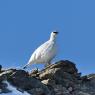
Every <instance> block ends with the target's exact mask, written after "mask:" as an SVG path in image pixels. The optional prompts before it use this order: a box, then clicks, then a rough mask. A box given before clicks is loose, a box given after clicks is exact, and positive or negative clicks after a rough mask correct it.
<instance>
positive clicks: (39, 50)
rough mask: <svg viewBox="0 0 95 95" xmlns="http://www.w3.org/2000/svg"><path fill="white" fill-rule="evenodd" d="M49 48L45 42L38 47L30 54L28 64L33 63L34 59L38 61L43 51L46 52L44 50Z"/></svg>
mask: <svg viewBox="0 0 95 95" xmlns="http://www.w3.org/2000/svg"><path fill="white" fill-rule="evenodd" d="M48 46H49V42H48V41H47V42H45V43H44V44H42V45H41V46H40V47H38V48H37V49H36V50H35V51H34V52H33V54H32V56H31V57H30V60H29V62H28V63H31V62H33V61H35V60H36V59H40V58H41V55H42V53H43V52H44V51H46V49H47V48H48Z"/></svg>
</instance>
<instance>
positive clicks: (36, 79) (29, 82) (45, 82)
mask: <svg viewBox="0 0 95 95" xmlns="http://www.w3.org/2000/svg"><path fill="white" fill-rule="evenodd" d="M6 80H7V81H8V82H10V83H11V85H13V86H15V87H16V88H17V90H19V91H21V92H23V91H27V92H28V93H30V94H31V95H95V74H90V75H85V76H81V73H79V72H78V70H77V68H76V65H75V64H74V63H73V62H70V61H68V60H61V61H58V62H56V63H55V64H51V65H49V66H48V67H46V68H44V69H43V70H41V71H38V70H33V71H32V72H31V73H28V72H26V71H24V70H16V69H8V70H3V71H2V72H0V93H7V92H9V90H8V89H7V85H6V84H5V83H4V82H3V81H6ZM4 91H5V92H4Z"/></svg>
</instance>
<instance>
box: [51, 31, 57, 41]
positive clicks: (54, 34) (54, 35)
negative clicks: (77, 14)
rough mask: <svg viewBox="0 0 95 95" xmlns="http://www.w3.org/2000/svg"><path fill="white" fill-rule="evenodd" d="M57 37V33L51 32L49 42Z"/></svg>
mask: <svg viewBox="0 0 95 95" xmlns="http://www.w3.org/2000/svg"><path fill="white" fill-rule="evenodd" d="M57 35H58V32H57V31H54V32H51V36H50V40H55V39H56V36H57Z"/></svg>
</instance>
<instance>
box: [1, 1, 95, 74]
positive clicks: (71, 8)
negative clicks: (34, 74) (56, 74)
mask: <svg viewBox="0 0 95 95" xmlns="http://www.w3.org/2000/svg"><path fill="white" fill-rule="evenodd" d="M54 30H57V31H58V32H59V34H58V37H57V43H58V48H59V50H58V51H59V52H58V55H57V56H56V58H55V59H54V60H53V62H56V61H59V60H70V61H72V62H74V63H75V64H76V66H77V68H78V70H79V72H82V74H83V75H85V74H90V73H95V0H0V64H1V65H2V66H3V68H11V67H14V68H15V67H18V68H22V67H23V66H24V65H25V64H26V63H27V62H28V60H29V58H30V56H31V54H32V53H33V51H34V50H35V49H36V48H37V47H38V46H39V45H41V44H42V43H44V42H45V41H47V40H48V39H49V36H50V33H51V32H52V31H54ZM35 67H38V68H43V65H42V64H37V65H36V64H34V65H32V66H30V67H29V68H30V69H33V68H35Z"/></svg>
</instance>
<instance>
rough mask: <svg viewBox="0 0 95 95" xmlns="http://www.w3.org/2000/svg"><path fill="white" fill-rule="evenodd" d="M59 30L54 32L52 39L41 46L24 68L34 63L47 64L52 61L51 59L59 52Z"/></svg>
mask: <svg viewBox="0 0 95 95" xmlns="http://www.w3.org/2000/svg"><path fill="white" fill-rule="evenodd" d="M57 34H58V32H52V33H51V35H50V39H49V40H48V41H46V42H45V43H44V44H42V45H41V46H39V47H38V48H37V49H36V50H35V51H34V52H33V54H32V56H31V57H30V60H29V61H28V63H27V64H26V65H25V66H24V69H25V68H26V67H27V66H29V65H31V64H33V63H44V64H45V66H47V65H49V64H50V63H51V60H52V59H53V58H54V57H55V56H56V54H57V45H56V36H57Z"/></svg>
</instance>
